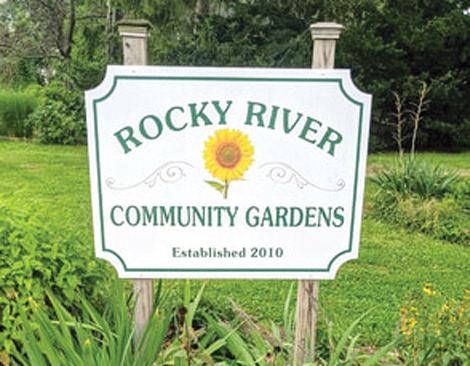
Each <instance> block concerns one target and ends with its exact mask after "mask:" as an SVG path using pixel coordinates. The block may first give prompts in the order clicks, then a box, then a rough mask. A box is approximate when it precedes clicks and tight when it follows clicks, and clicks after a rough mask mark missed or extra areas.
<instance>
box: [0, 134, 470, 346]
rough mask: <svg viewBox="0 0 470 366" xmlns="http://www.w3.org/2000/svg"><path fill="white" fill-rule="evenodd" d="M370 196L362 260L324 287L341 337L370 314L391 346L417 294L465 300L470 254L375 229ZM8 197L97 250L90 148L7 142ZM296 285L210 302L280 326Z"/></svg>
mask: <svg viewBox="0 0 470 366" xmlns="http://www.w3.org/2000/svg"><path fill="white" fill-rule="evenodd" d="M395 156H396V155H393V154H385V155H373V156H370V157H369V165H370V166H379V165H383V164H386V163H389V162H391V161H392V160H393V159H394V157H395ZM425 156H426V157H428V158H430V159H432V160H435V161H436V162H439V163H442V164H444V165H446V166H449V167H452V168H455V169H459V170H461V171H466V170H468V169H469V168H470V153H465V154H455V155H445V154H425ZM366 192H367V194H366V210H365V211H366V214H365V217H364V220H363V226H362V240H361V246H360V251H359V259H358V260H356V261H352V262H349V263H346V264H345V265H343V266H342V267H341V268H340V270H339V272H338V274H337V277H336V279H334V280H330V281H322V282H321V285H320V302H321V306H322V308H323V313H324V315H325V316H326V318H328V319H329V320H330V321H331V322H333V324H334V326H335V329H337V330H338V331H341V330H344V329H345V328H346V327H347V325H349V324H350V323H351V322H352V321H353V320H355V319H356V318H358V317H359V316H360V315H361V314H362V313H363V312H365V311H370V313H369V316H368V317H367V318H366V319H365V320H364V321H363V322H362V323H361V326H360V328H359V329H358V331H359V332H361V333H362V334H363V336H364V340H363V341H364V343H367V344H383V343H384V342H386V341H387V340H390V339H391V338H392V337H393V335H394V333H395V332H396V331H397V322H398V320H399V317H400V308H401V306H402V305H403V304H404V302H405V299H406V296H407V295H408V294H410V292H413V291H415V292H422V289H423V286H424V284H425V283H428V282H431V283H433V284H435V285H437V286H438V288H439V289H440V290H441V291H443V292H444V293H445V294H446V295H447V296H449V297H450V298H457V297H459V298H460V297H461V296H462V294H463V290H464V289H465V288H470V248H468V247H461V246H457V245H451V244H448V243H446V242H442V241H438V240H435V239H432V238H429V237H427V236H423V235H420V234H416V233H407V232H405V231H401V230H397V229H395V228H393V227H391V226H389V225H387V224H385V223H382V222H377V221H374V220H373V219H372V218H371V217H369V215H367V207H368V204H369V202H368V201H369V199H370V196H371V195H372V194H373V192H374V187H373V185H372V183H371V182H369V181H368V182H367V186H366ZM6 197H10V198H12V199H13V200H14V201H15V204H17V205H18V206H21V205H27V204H30V203H31V202H38V203H39V207H42V209H44V210H48V211H56V212H60V213H61V217H62V221H61V222H60V223H59V224H60V225H63V226H64V227H65V228H67V229H68V230H73V231H75V232H77V233H79V234H80V236H81V237H82V238H83V241H85V242H89V245H90V250H93V242H92V241H93V236H92V227H91V208H90V194H89V179H88V161H87V151H86V147H84V146H78V147H64V146H44V145H39V144H33V143H25V142H10V141H0V200H1V199H2V198H6ZM469 228H470V223H469ZM199 283H200V282H199V281H194V286H195V287H197V286H199ZM165 284H166V288H168V289H171V290H172V292H173V294H174V295H175V296H179V294H182V293H183V281H165ZM292 284H294V285H295V284H296V281H285V280H284V281H274V280H270V281H266V280H243V281H242V280H212V281H210V282H209V285H208V286H207V289H206V292H205V296H204V298H205V300H204V301H205V303H206V304H207V305H209V306H216V307H218V308H221V309H225V308H226V309H228V308H229V307H230V303H229V302H228V300H227V298H228V297H230V298H231V299H233V300H234V301H235V302H236V303H238V304H239V305H240V306H241V307H242V308H244V309H245V310H246V311H247V312H249V313H252V314H254V315H256V316H257V317H259V318H271V319H274V320H277V321H280V320H281V318H282V312H283V308H284V301H285V298H286V296H287V293H288V291H289V289H290V287H291V285H292Z"/></svg>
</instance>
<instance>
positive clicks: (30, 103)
mask: <svg viewBox="0 0 470 366" xmlns="http://www.w3.org/2000/svg"><path fill="white" fill-rule="evenodd" d="M37 105H38V99H37V96H36V91H35V88H29V89H26V90H24V91H11V90H4V91H0V136H8V137H23V138H31V137H32V136H33V126H32V125H31V124H30V123H29V122H28V117H29V115H30V114H32V113H33V112H34V110H35V109H36V107H37Z"/></svg>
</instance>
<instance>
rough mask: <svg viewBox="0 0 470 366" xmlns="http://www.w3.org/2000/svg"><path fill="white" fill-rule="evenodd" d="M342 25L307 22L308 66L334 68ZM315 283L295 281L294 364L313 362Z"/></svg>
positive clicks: (315, 307)
mask: <svg viewBox="0 0 470 366" xmlns="http://www.w3.org/2000/svg"><path fill="white" fill-rule="evenodd" d="M342 29H343V26H342V25H341V24H337V23H315V24H312V25H311V26H310V31H311V34H312V39H313V59H312V68H314V69H332V68H334V65H335V47H336V40H337V39H338V38H339V35H340V33H341V30H342ZM319 285H320V283H319V281H313V280H301V281H299V283H298V287H297V309H296V311H297V313H296V328H295V341H294V366H300V365H303V364H304V363H307V362H315V334H316V325H317V313H318V292H319Z"/></svg>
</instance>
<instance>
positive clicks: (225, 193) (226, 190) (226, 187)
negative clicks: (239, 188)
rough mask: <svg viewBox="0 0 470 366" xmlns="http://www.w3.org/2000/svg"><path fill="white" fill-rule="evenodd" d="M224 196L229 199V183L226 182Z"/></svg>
mask: <svg viewBox="0 0 470 366" xmlns="http://www.w3.org/2000/svg"><path fill="white" fill-rule="evenodd" d="M222 195H223V196H224V198H225V199H227V196H228V182H225V185H224V190H223V192H222Z"/></svg>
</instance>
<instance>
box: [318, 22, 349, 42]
mask: <svg viewBox="0 0 470 366" xmlns="http://www.w3.org/2000/svg"><path fill="white" fill-rule="evenodd" d="M343 29H344V26H343V25H342V24H338V23H330V22H319V23H314V24H312V25H310V32H311V33H312V39H313V40H316V39H339V35H340V33H341V31H342V30H343Z"/></svg>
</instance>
